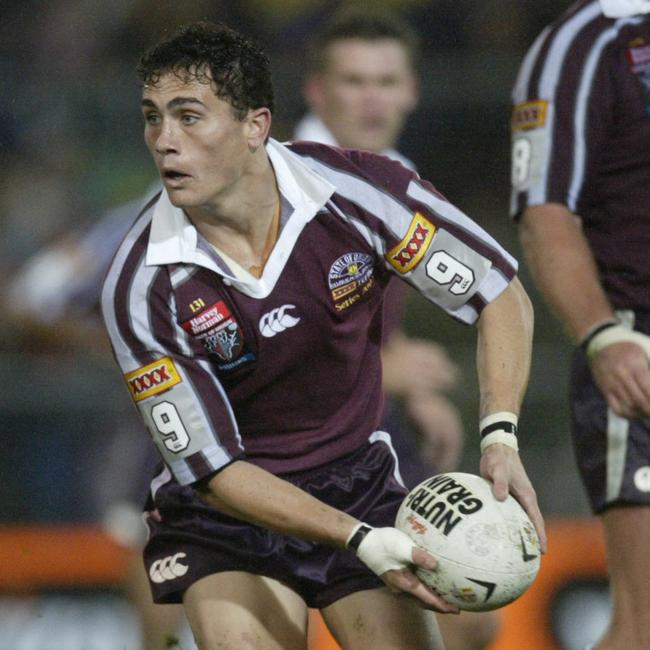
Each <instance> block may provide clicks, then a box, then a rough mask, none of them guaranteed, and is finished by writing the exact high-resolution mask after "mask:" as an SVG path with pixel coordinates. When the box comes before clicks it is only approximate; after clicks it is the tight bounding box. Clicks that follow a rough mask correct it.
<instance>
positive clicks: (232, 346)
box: [181, 300, 244, 370]
mask: <svg viewBox="0 0 650 650" xmlns="http://www.w3.org/2000/svg"><path fill="white" fill-rule="evenodd" d="M194 302H196V301H194ZM181 327H182V328H183V329H184V330H185V331H186V332H188V334H191V335H192V336H195V337H197V338H198V339H199V340H200V341H201V342H202V343H203V347H205V349H206V350H207V352H208V353H209V354H214V355H216V356H217V357H219V359H221V361H224V362H225V363H226V364H228V365H229V366H231V365H232V361H233V360H234V359H236V358H237V357H238V356H239V355H240V354H241V352H242V350H243V348H244V335H243V333H242V330H241V328H240V327H239V324H238V323H237V321H236V320H235V318H234V317H233V315H232V313H231V311H230V309H229V308H228V305H226V303H225V302H224V301H223V300H219V301H217V302H215V303H214V304H213V305H210V306H209V307H208V308H207V309H204V310H203V311H201V312H199V313H198V314H196V316H193V317H192V318H190V319H189V320H187V321H185V322H184V323H181ZM228 369H229V370H230V369H232V368H230V367H229V368H228Z"/></svg>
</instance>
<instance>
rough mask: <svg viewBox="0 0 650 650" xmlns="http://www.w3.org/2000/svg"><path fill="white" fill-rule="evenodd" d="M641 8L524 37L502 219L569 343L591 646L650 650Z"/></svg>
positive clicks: (616, 7)
mask: <svg viewBox="0 0 650 650" xmlns="http://www.w3.org/2000/svg"><path fill="white" fill-rule="evenodd" d="M649 13H650V2H648V1H647V0H602V1H601V2H599V1H598V0H583V1H581V2H577V3H575V4H573V5H572V6H571V7H570V8H569V9H568V10H567V11H566V12H565V13H564V14H563V15H562V16H561V17H559V18H558V19H557V20H556V21H555V22H553V23H552V24H551V25H550V26H549V27H547V28H546V29H545V30H544V31H543V32H542V34H541V35H540V36H539V37H538V39H537V40H536V41H535V43H534V45H533V46H532V47H531V49H530V50H529V52H528V55H527V56H526V58H525V59H524V62H523V64H522V66H521V69H520V73H519V77H518V79H517V82H516V86H515V88H514V92H513V102H514V108H513V116H512V137H513V150H512V183H513V186H512V190H513V191H512V214H513V216H514V217H515V218H516V219H517V223H518V224H519V232H520V236H521V242H522V246H523V249H524V252H525V256H526V258H527V260H528V263H529V265H530V268H531V270H532V272H533V275H534V277H535V279H536V281H537V284H538V286H539V288H540V290H541V292H542V294H543V295H544V297H545V298H546V300H547V301H548V303H549V305H550V306H551V308H552V309H553V311H554V312H555V313H556V314H557V316H558V318H559V319H560V321H561V322H562V324H563V326H564V328H565V329H566V331H567V332H568V334H569V336H570V337H571V339H572V340H573V341H574V342H575V344H576V350H575V355H574V358H573V363H572V366H571V379H570V382H571V395H570V402H571V429H572V435H573V442H574V448H575V452H576V459H577V463H578V467H579V470H580V473H581V477H582V480H583V483H584V485H585V488H586V491H587V495H588V497H589V500H590V504H591V507H592V509H593V511H594V513H596V514H598V515H599V517H600V519H601V521H602V523H603V526H604V531H605V540H606V545H607V557H608V565H609V575H610V590H611V595H612V606H613V612H612V617H611V622H610V625H609V628H608V630H607V631H606V632H605V634H604V636H603V638H602V639H601V640H600V641H599V642H598V644H597V645H596V648H598V650H621V649H622V648H625V649H626V650H642V649H644V650H645V649H647V648H650V618H649V617H648V608H649V607H650V564H649V563H648V561H647V547H646V543H647V540H648V539H649V538H650V508H648V505H650V419H648V416H650V370H649V367H648V359H649V358H650V336H649V335H650V257H649V255H648V251H649V250H650V217H649V215H650V16H648V14H649Z"/></svg>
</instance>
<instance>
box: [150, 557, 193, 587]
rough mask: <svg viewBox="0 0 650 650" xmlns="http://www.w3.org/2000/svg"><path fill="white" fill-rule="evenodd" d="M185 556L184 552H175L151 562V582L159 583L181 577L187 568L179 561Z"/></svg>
mask: <svg viewBox="0 0 650 650" xmlns="http://www.w3.org/2000/svg"><path fill="white" fill-rule="evenodd" d="M185 557H187V555H186V554H185V553H176V555H169V556H167V557H165V558H163V559H161V560H156V561H155V562H153V563H152V565H151V566H150V567H149V577H150V578H151V582H155V583H156V584H161V583H163V582H166V581H167V580H175V579H176V578H182V577H183V576H184V575H185V574H186V573H187V571H188V569H189V567H188V566H187V565H186V564H181V563H180V560H182V559H183V558H185Z"/></svg>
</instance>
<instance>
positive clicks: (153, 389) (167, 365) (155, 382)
mask: <svg viewBox="0 0 650 650" xmlns="http://www.w3.org/2000/svg"><path fill="white" fill-rule="evenodd" d="M124 378H125V379H126V384H127V386H128V387H129V391H130V393H131V396H132V397H133V399H134V400H135V401H136V402H140V401H142V400H143V399H147V397H152V396H153V395H157V394H158V393H162V392H163V391H165V390H168V389H170V388H171V387H172V386H175V385H176V384H180V382H181V381H182V379H181V377H180V375H179V374H178V371H177V370H176V366H175V365H174V362H173V361H172V360H171V359H170V358H169V357H163V358H162V359H158V360H157V361H154V362H153V363H149V364H147V365H146V366H142V367H141V368H138V369H137V370H133V371H132V372H129V373H127V374H126V375H124Z"/></svg>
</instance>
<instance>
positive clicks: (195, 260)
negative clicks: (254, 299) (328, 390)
mask: <svg viewBox="0 0 650 650" xmlns="http://www.w3.org/2000/svg"><path fill="white" fill-rule="evenodd" d="M266 152H267V154H268V156H269V159H270V161H271V164H272V165H273V170H274V172H275V176H276V180H277V183H278V189H279V190H280V193H281V194H282V196H284V198H285V199H286V200H287V201H288V202H289V203H290V204H291V206H292V207H293V213H292V214H291V216H290V217H289V220H288V221H287V223H286V224H285V226H284V228H283V229H282V232H281V234H280V238H279V239H278V242H277V243H276V245H275V247H274V249H273V252H272V253H271V256H270V257H269V260H268V262H267V264H266V266H265V267H264V273H263V275H262V278H261V279H260V280H259V281H258V283H257V284H258V285H260V286H255V287H248V289H245V288H244V287H242V286H240V284H241V282H240V280H238V279H236V278H232V277H231V276H228V277H230V278H231V279H232V284H233V285H236V286H238V288H240V289H242V290H243V291H244V292H245V293H248V294H250V295H256V296H260V295H263V294H266V293H267V290H268V292H270V291H271V290H272V288H273V286H275V282H276V281H277V279H278V277H279V275H280V272H281V271H282V269H283V268H284V264H285V262H286V260H287V258H288V257H289V255H288V252H289V251H290V250H291V249H292V248H293V245H294V244H295V242H296V240H297V239H298V236H299V235H300V232H301V231H302V229H303V228H304V227H305V225H306V224H307V223H308V222H309V221H311V219H313V218H314V217H315V216H316V214H317V213H318V211H319V210H320V209H321V208H322V207H323V206H324V205H325V203H327V201H328V199H329V198H330V196H332V194H333V193H334V190H335V187H334V185H332V184H331V183H330V182H328V181H327V180H325V179H324V178H323V177H322V176H320V175H319V174H317V173H316V172H315V171H313V170H312V169H310V168H309V167H308V166H307V165H306V164H305V163H304V162H303V161H302V160H301V158H300V157H299V156H298V155H296V154H294V153H293V152H291V151H289V149H287V148H286V147H285V146H284V145H282V144H280V143H279V142H277V141H276V140H273V139H269V141H268V143H267V145H266ZM197 242H198V233H197V230H196V228H195V227H194V225H193V224H192V222H191V221H190V220H189V219H188V217H187V215H186V214H185V212H183V210H181V209H180V208H177V207H175V206H174V205H172V203H171V201H170V200H169V196H168V195H167V192H166V190H164V189H163V191H162V194H161V195H160V198H159V199H158V202H157V203H156V205H155V207H154V213H153V217H152V221H151V232H150V234H149V243H148V246H147V256H146V264H147V265H148V266H155V265H162V264H180V263H185V264H196V265H199V266H204V267H206V268H209V269H211V270H213V271H215V272H217V273H220V274H221V275H227V274H226V273H225V272H224V270H223V269H222V268H219V266H218V264H217V263H216V262H215V260H214V259H213V258H212V257H211V256H210V254H209V252H207V251H205V250H203V249H202V248H200V247H198V246H197ZM267 271H268V273H267Z"/></svg>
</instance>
